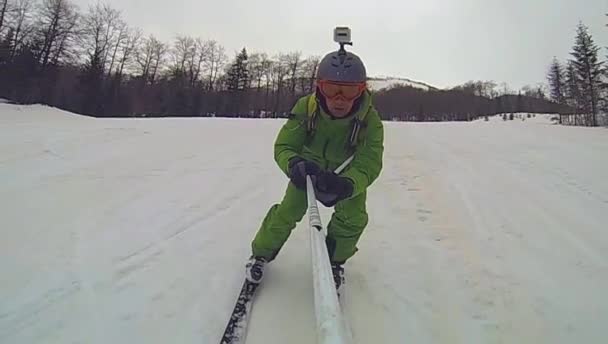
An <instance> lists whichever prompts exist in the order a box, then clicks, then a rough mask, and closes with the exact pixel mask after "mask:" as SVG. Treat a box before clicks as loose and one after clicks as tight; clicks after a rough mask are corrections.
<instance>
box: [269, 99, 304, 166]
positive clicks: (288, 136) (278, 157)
mask: <svg viewBox="0 0 608 344" xmlns="http://www.w3.org/2000/svg"><path fill="white" fill-rule="evenodd" d="M307 99H308V98H307V97H303V98H301V99H300V100H298V102H297V103H296V104H295V106H294V107H293V109H292V110H291V114H290V116H289V119H288V120H287V122H286V123H285V124H283V127H281V130H279V133H278V134H277V137H276V140H275V143H274V160H275V161H276V163H277V165H279V168H280V169H281V170H282V171H283V173H285V174H286V175H289V160H291V159H292V158H293V157H296V156H298V155H300V153H301V152H302V147H303V146H304V143H305V141H306V135H307V126H306V120H307V114H306V109H307V102H308V100H307Z"/></svg>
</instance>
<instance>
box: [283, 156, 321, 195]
mask: <svg viewBox="0 0 608 344" xmlns="http://www.w3.org/2000/svg"><path fill="white" fill-rule="evenodd" d="M319 173H321V168H320V167H319V165H317V164H315V163H314V162H312V161H308V160H306V159H302V158H300V157H295V158H293V159H291V160H290V161H289V179H290V180H291V182H292V183H293V184H294V185H295V186H296V187H297V188H298V189H300V190H302V191H306V175H309V176H311V177H312V176H317V175H319Z"/></svg>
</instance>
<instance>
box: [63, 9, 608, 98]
mask: <svg viewBox="0 0 608 344" xmlns="http://www.w3.org/2000/svg"><path fill="white" fill-rule="evenodd" d="M74 1H75V2H76V3H77V4H78V5H79V6H80V7H81V9H83V10H84V9H86V8H87V6H88V5H89V4H92V3H95V2H97V1H96V0H95V1H92V0H74ZM105 2H107V3H109V4H111V5H112V6H113V7H114V8H116V9H119V10H121V11H122V13H123V17H124V18H125V19H126V20H127V21H128V22H129V24H130V25H132V26H137V27H140V28H141V29H143V30H144V32H145V33H146V34H149V33H152V34H154V35H156V36H158V37H160V38H161V39H163V40H165V41H170V40H171V39H172V38H173V37H175V35H176V34H187V35H192V36H197V37H199V36H200V37H202V38H205V39H207V38H209V39H216V40H218V41H219V42H220V43H221V44H222V45H224V46H225V47H226V49H227V52H228V53H229V55H230V56H231V57H233V55H234V52H235V51H236V50H239V49H241V48H242V47H244V46H245V47H247V50H248V51H250V52H256V51H264V52H268V53H270V54H274V53H277V52H289V51H297V50H299V51H301V52H302V53H304V54H305V55H312V54H314V55H320V56H322V55H324V54H325V53H327V52H328V51H331V50H334V49H335V48H336V44H335V43H333V36H332V32H333V28H334V27H335V26H338V25H346V26H349V27H351V29H352V32H353V41H354V44H355V45H354V47H352V48H351V49H352V51H353V52H355V53H357V54H358V55H359V56H361V58H362V59H363V61H364V62H365V63H366V65H367V68H368V73H369V74H370V75H372V76H375V75H392V76H401V77H407V78H410V79H414V80H419V81H423V82H427V83H429V84H432V85H434V86H437V87H449V86H454V85H457V84H461V83H464V82H466V81H468V80H472V79H474V80H494V81H496V82H498V83H500V82H507V83H508V84H509V85H510V86H511V87H513V88H520V87H521V86H523V85H525V84H536V83H538V82H544V81H545V70H546V68H547V66H548V64H549V63H550V61H551V58H552V57H553V56H558V57H559V58H560V59H562V60H564V59H566V58H568V57H569V55H568V54H569V51H570V49H571V47H572V43H573V41H574V35H575V31H576V25H577V24H578V22H579V21H582V22H583V23H585V25H587V26H588V27H589V28H590V31H591V33H592V35H593V37H594V39H595V42H596V43H597V44H599V45H600V46H602V47H605V46H608V27H606V26H605V24H606V23H608V17H606V16H605V15H604V14H605V13H608V0H405V1H404V0H365V1H362V0H341V1H330V0H306V1H288V0H259V1H253V0H220V1H206V0H170V1H167V0H106V1H105ZM606 54H607V50H605V49H603V50H602V56H603V57H605V55H606Z"/></svg>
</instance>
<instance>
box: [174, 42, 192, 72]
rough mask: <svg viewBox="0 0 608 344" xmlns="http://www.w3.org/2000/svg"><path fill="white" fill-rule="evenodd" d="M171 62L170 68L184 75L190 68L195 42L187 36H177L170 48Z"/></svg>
mask: <svg viewBox="0 0 608 344" xmlns="http://www.w3.org/2000/svg"><path fill="white" fill-rule="evenodd" d="M170 54H171V57H172V58H173V64H172V65H171V69H172V71H173V72H174V73H178V74H181V75H185V74H186V72H187V70H189V69H191V66H192V60H193V59H194V58H195V56H196V42H195V40H194V38H192V37H189V36H177V38H176V39H175V42H174V43H173V48H172V49H171V52H170Z"/></svg>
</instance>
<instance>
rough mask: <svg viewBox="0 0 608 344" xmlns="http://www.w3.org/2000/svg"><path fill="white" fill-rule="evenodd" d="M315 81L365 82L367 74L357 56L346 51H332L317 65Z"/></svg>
mask: <svg viewBox="0 0 608 344" xmlns="http://www.w3.org/2000/svg"><path fill="white" fill-rule="evenodd" d="M317 80H329V81H335V82H353V83H354V82H366V81H367V72H366V70H365V65H364V64H363V61H361V59H360V58H359V56H357V55H355V54H353V53H351V52H348V51H334V52H331V53H329V54H327V55H325V57H323V59H322V60H321V62H320V63H319V68H318V70H317Z"/></svg>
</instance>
